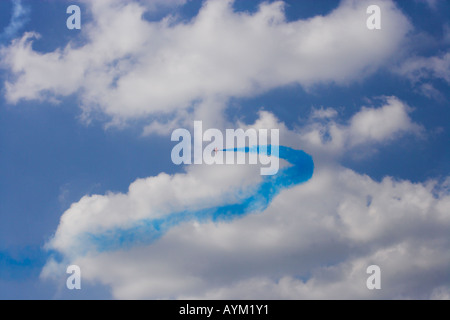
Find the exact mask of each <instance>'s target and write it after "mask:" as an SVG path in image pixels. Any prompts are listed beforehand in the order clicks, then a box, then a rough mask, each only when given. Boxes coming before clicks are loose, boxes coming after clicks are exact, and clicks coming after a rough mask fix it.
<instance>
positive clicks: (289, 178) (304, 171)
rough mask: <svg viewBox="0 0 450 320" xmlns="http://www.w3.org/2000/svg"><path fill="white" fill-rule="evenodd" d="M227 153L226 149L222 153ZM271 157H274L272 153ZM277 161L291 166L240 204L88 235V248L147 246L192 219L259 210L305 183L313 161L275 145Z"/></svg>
mask: <svg viewBox="0 0 450 320" xmlns="http://www.w3.org/2000/svg"><path fill="white" fill-rule="evenodd" d="M271 149H277V148H267V146H265V147H259V148H240V149H234V151H235V152H246V153H249V152H257V153H260V154H266V155H270V150H271ZM223 151H229V150H223ZM272 156H275V154H272ZM279 158H280V159H284V160H286V161H287V162H289V163H290V164H291V166H289V167H286V168H283V169H282V170H280V171H279V172H278V174H276V175H273V176H265V177H263V181H262V182H261V183H260V184H259V185H258V187H257V188H255V192H253V193H252V194H251V195H250V196H248V197H247V198H245V199H243V200H242V201H241V202H240V203H235V204H227V205H223V206H218V207H212V208H207V209H202V210H197V211H189V210H186V211H182V212H177V213H172V214H170V215H168V216H165V217H163V218H159V219H147V220H142V221H139V223H137V224H136V226H135V227H132V228H128V229H120V228H116V229H113V230H110V231H107V232H104V233H102V234H99V235H97V234H88V235H87V238H88V243H89V244H88V246H93V247H94V248H95V250H96V251H100V252H102V251H110V250H115V249H118V248H122V249H127V248H130V247H132V246H135V245H145V244H150V243H152V242H154V241H155V240H157V239H158V238H159V237H161V236H162V235H163V234H165V233H166V232H167V231H168V230H169V229H170V228H172V227H174V226H176V225H179V224H180V223H182V222H186V221H191V220H196V221H200V222H206V221H215V222H217V221H223V220H231V219H235V218H237V217H241V216H244V215H246V214H249V213H251V212H255V211H263V210H264V209H266V208H267V207H268V206H269V204H270V203H271V202H272V200H273V198H274V197H275V196H276V195H277V194H279V193H280V191H281V190H282V189H285V188H289V187H292V186H295V185H297V184H300V183H303V182H306V181H308V180H309V179H310V178H311V177H312V175H313V172H314V162H313V159H312V157H311V156H310V155H308V154H307V153H305V152H303V151H301V150H295V149H292V148H289V147H284V146H279Z"/></svg>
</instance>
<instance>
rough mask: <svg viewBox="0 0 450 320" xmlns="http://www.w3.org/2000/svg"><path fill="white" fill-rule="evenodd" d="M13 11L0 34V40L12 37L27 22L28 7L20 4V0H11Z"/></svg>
mask: <svg viewBox="0 0 450 320" xmlns="http://www.w3.org/2000/svg"><path fill="white" fill-rule="evenodd" d="M12 3H13V11H12V16H11V21H10V22H9V24H8V25H7V26H6V28H5V29H4V30H3V32H2V33H1V34H0V41H7V40H9V39H12V38H14V37H15V36H16V35H17V34H18V33H19V31H20V29H22V28H23V26H24V25H25V24H26V23H27V22H28V19H29V14H30V9H29V8H28V7H26V6H24V5H23V4H22V0H12Z"/></svg>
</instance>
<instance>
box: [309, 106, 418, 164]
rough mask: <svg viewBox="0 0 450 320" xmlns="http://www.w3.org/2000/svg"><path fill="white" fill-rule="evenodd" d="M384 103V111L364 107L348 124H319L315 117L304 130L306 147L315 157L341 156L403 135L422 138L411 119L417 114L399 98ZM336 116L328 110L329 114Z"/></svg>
mask: <svg viewBox="0 0 450 320" xmlns="http://www.w3.org/2000/svg"><path fill="white" fill-rule="evenodd" d="M381 101H382V106H381V107H378V108H374V107H363V108H362V109H361V110H360V111H359V112H358V113H356V114H355V115H353V117H352V118H351V119H350V120H349V121H348V123H346V124H341V123H338V122H336V121H335V120H333V118H331V119H328V121H325V122H323V121H315V120H314V119H316V118H317V117H314V116H313V117H312V119H313V121H312V122H311V123H310V124H309V125H307V126H305V127H303V128H301V133H302V136H301V141H302V144H303V145H307V146H309V148H311V150H314V152H315V153H320V154H322V153H326V154H329V153H334V154H336V155H337V154H342V153H344V152H346V151H348V150H350V149H352V148H355V147H359V146H362V147H364V146H367V145H370V146H371V147H372V146H373V144H380V143H387V142H389V141H393V140H394V139H397V138H398V137H399V136H400V135H402V134H413V135H416V136H422V133H423V128H422V127H421V126H420V125H419V124H417V123H415V122H413V121H412V120H411V118H410V116H409V114H410V113H411V112H412V111H413V109H412V108H411V107H409V106H408V105H406V104H405V103H404V102H402V101H400V100H399V99H398V98H396V97H383V98H382V99H381ZM333 111H334V112H333ZM335 112H337V111H336V110H334V109H327V114H331V115H334V114H335ZM322 113H323V112H322ZM322 119H323V118H322ZM325 119H326V118H325Z"/></svg>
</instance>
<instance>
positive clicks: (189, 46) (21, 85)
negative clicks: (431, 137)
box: [2, 0, 410, 132]
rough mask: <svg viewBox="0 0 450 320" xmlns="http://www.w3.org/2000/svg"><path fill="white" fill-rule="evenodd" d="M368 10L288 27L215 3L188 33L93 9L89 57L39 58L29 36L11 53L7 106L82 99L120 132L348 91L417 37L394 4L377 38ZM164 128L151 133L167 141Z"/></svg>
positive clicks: (279, 16)
mask: <svg viewBox="0 0 450 320" xmlns="http://www.w3.org/2000/svg"><path fill="white" fill-rule="evenodd" d="M369 3H370V4H373V1H354V0H346V1H343V2H342V3H341V4H340V5H339V7H338V8H337V9H336V10H334V11H333V12H331V13H330V14H328V15H326V16H316V17H313V18H310V19H307V20H299V21H294V22H287V21H286V20H285V16H284V13H283V3H282V2H273V3H270V4H269V3H264V4H262V5H261V6H260V8H259V10H258V11H257V12H256V13H254V14H249V13H237V12H234V11H233V9H232V5H231V4H232V2H231V1H217V0H211V1H207V2H206V3H205V4H204V6H203V8H202V9H201V11H200V13H199V14H198V16H196V17H195V18H194V19H193V20H192V21H190V22H187V23H185V22H179V21H176V18H174V17H170V16H169V17H167V18H166V19H164V20H162V21H159V22H149V21H145V20H144V19H143V18H142V16H143V14H144V12H145V11H146V10H147V9H148V8H146V7H145V6H144V5H140V4H139V3H137V2H129V1H118V0H114V1H113V0H103V1H89V2H88V6H89V8H90V10H91V11H92V15H93V18H94V21H93V22H92V23H91V24H88V25H83V29H82V32H83V35H84V37H85V38H86V43H85V44H84V45H82V46H81V47H74V46H73V45H72V44H68V45H67V46H66V47H65V48H61V49H58V50H55V51H54V52H49V53H45V54H43V53H39V52H36V51H34V50H33V48H32V40H33V37H35V36H36V35H34V34H32V33H28V34H26V35H24V36H23V37H22V38H21V39H18V40H16V41H15V42H14V43H13V44H12V45H11V46H9V47H8V48H7V49H4V50H3V51H2V60H3V64H4V66H5V67H6V68H7V69H9V70H10V71H11V73H12V74H13V75H14V77H13V80H10V81H9V82H7V83H6V98H7V100H8V101H9V102H11V103H17V102H19V101H21V100H32V99H50V98H53V99H54V98H59V97H61V96H67V95H70V94H73V93H78V97H79V99H80V101H81V104H82V108H83V110H84V111H85V113H86V117H88V115H89V113H91V112H93V111H101V112H104V113H105V114H107V115H108V116H110V117H111V118H113V121H114V122H115V123H118V122H121V121H123V120H126V119H130V118H137V117H143V116H148V115H152V116H160V115H161V114H172V113H174V114H176V115H178V116H180V115H181V117H183V111H184V112H186V111H187V110H189V108H194V109H196V108H197V106H200V105H201V103H198V102H199V101H205V100H208V101H217V100H218V101H226V100H227V99H228V98H229V97H245V96H249V95H254V94H256V93H260V92H263V91H265V90H269V89H271V88H275V87H279V86H283V85H286V84H290V83H300V84H302V85H304V86H310V85H313V84H315V83H320V82H335V83H338V84H346V83H348V82H350V81H354V80H359V79H361V77H364V76H366V75H368V74H370V73H371V72H373V71H375V70H376V69H377V68H379V67H381V66H383V65H385V64H386V63H389V61H390V58H391V57H392V56H394V55H395V54H396V52H398V51H399V49H400V48H401V46H402V42H403V40H404V38H405V35H406V33H407V32H408V30H409V29H410V24H409V22H408V21H407V19H406V18H405V16H404V15H403V14H402V13H401V12H400V11H399V10H398V9H397V8H396V7H395V5H394V4H393V2H391V1H388V0H383V1H376V3H377V4H379V5H380V6H381V7H382V11H383V28H382V30H378V31H377V32H371V31H370V30H368V29H367V28H366V19H367V14H366V8H367V5H368V4H369ZM349 57H351V59H349ZM217 105H218V107H217V108H218V109H215V107H214V106H213V107H211V108H203V109H202V111H199V112H197V114H196V115H197V116H198V115H200V116H202V117H208V115H209V114H217V112H220V111H221V110H222V109H223V106H220V105H221V103H217ZM180 112H181V113H180ZM205 112H206V115H205V114H204V113H205ZM199 113H200V114H199ZM209 117H210V118H212V119H214V118H218V117H217V116H216V117H211V116H209ZM155 125H156V127H155V128H149V129H148V130H147V131H148V132H153V131H158V128H157V124H155Z"/></svg>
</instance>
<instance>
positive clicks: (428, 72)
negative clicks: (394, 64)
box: [398, 53, 450, 84]
mask: <svg viewBox="0 0 450 320" xmlns="http://www.w3.org/2000/svg"><path fill="white" fill-rule="evenodd" d="M398 72H399V73H400V74H402V75H405V76H407V77H408V78H409V79H411V80H412V81H414V82H418V81H422V80H428V79H432V78H437V79H442V80H444V81H446V82H447V83H448V84H450V53H446V54H442V55H440V56H435V57H429V58H423V57H415V58H411V59H409V60H407V61H406V62H405V63H404V64H403V65H402V66H401V67H400V69H399V71H398Z"/></svg>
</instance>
